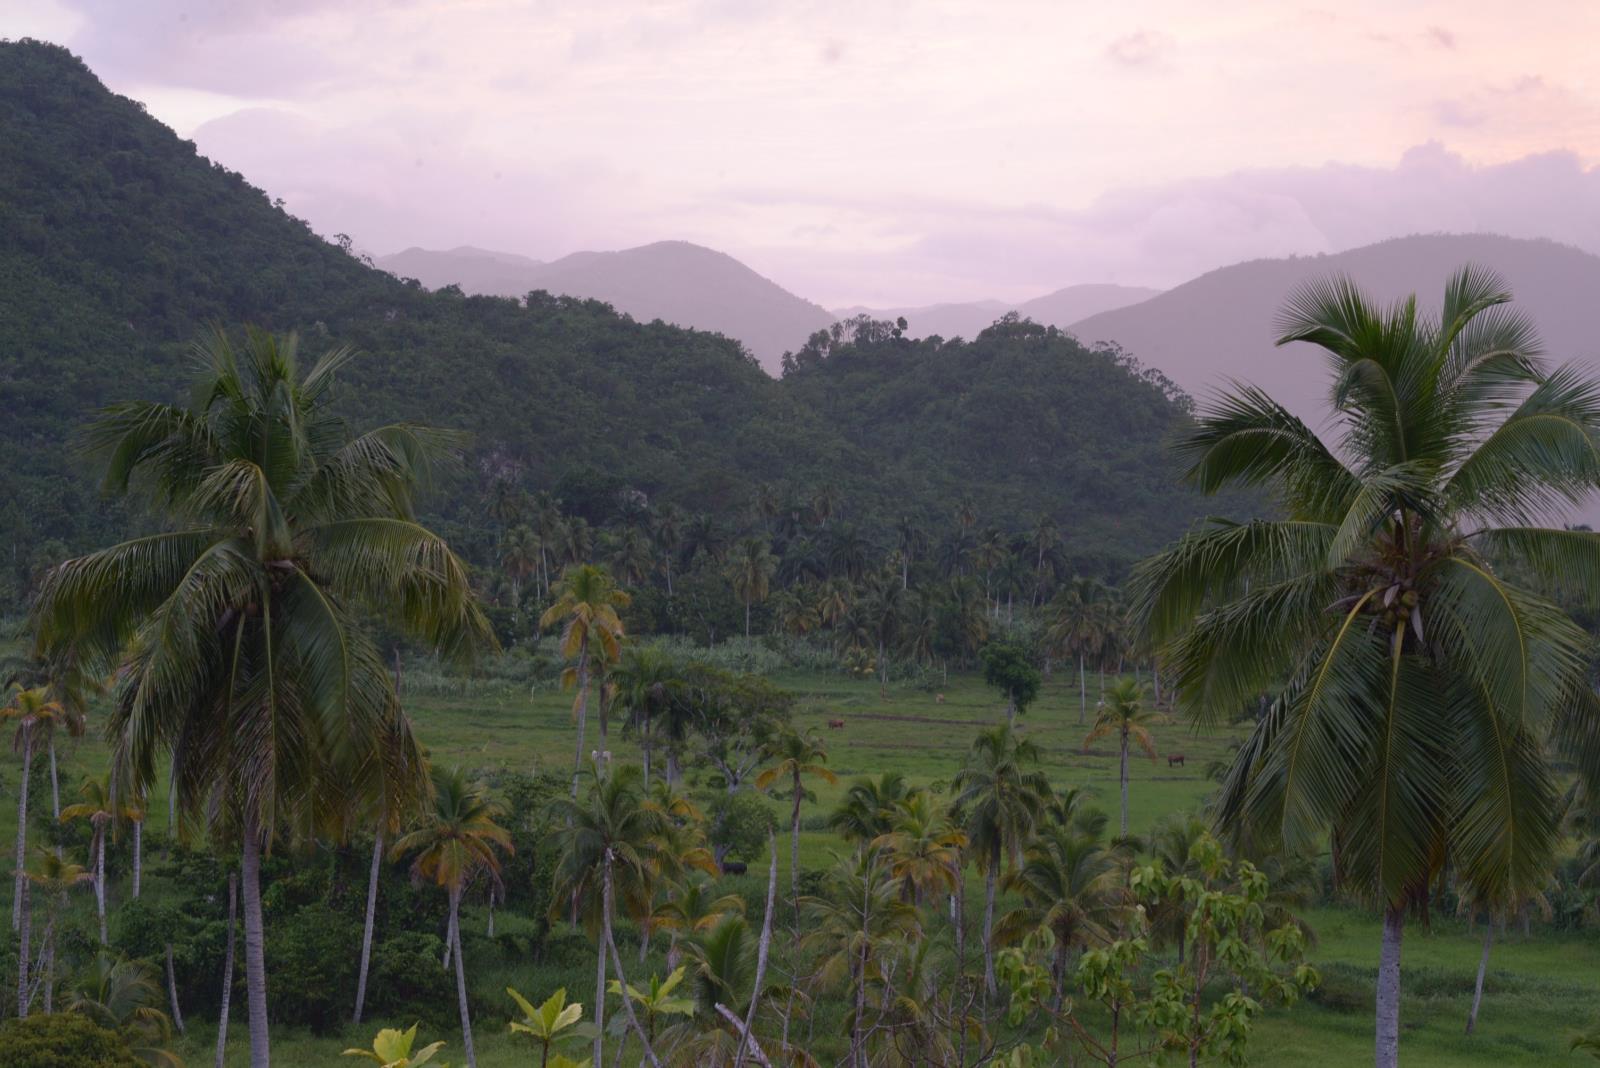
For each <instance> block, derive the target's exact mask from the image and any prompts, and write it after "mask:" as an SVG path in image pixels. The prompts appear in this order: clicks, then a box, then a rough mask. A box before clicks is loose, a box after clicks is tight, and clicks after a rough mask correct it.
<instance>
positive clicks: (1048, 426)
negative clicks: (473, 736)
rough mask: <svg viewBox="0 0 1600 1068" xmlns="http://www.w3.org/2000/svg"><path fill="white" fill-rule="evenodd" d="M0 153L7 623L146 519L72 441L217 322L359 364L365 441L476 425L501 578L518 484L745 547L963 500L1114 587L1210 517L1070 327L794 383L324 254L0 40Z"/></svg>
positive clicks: (629, 258)
mask: <svg viewBox="0 0 1600 1068" xmlns="http://www.w3.org/2000/svg"><path fill="white" fill-rule="evenodd" d="M0 144H4V145H5V151H4V152H0V406H3V410H4V411H5V412H6V413H7V418H6V419H5V420H4V422H3V423H0V450H3V455H4V456H5V458H6V462H5V463H4V464H3V465H0V545H6V546H9V547H10V548H11V551H10V552H8V553H6V554H5V555H4V556H3V557H0V605H4V606H6V608H5V610H14V608H15V606H16V604H17V602H18V598H19V597H20V596H21V595H22V594H23V593H24V592H25V590H26V589H27V586H28V583H29V581H30V580H31V579H33V578H36V576H37V574H38V573H39V569H40V568H41V567H42V566H44V565H45V564H47V563H49V562H51V561H53V560H56V559H59V558H60V557H61V556H62V555H63V554H64V553H66V552H68V551H71V550H74V549H81V548H85V547H88V546H90V545H95V544H101V543H104V542H106V541H108V540H110V539H111V538H112V537H115V536H120V535H122V534H125V533H126V532H127V531H128V529H129V528H130V526H131V527H134V528H136V529H138V528H141V527H142V526H143V525H144V524H147V523H148V520H147V519H145V518H143V517H142V516H141V515H139V514H137V513H132V512H130V511H129V510H125V509H124V507H123V506H122V505H120V504H107V503H106V502H104V501H103V500H102V499H100V497H99V495H98V494H97V493H96V492H95V489H94V467H95V465H94V464H92V463H91V462H90V461H89V460H87V459H86V458H84V457H83V456H81V455H80V454H79V453H78V451H77V450H76V449H75V448H74V445H75V443H76V442H78V441H79V440H80V438H79V434H80V431H81V429H82V427H83V425H84V423H85V422H86V420H87V419H88V418H89V417H90V416H91V415H92V414H93V413H94V412H95V411H96V410H97V409H98V408H99V407H100V406H103V405H105V404H108V403H111V402H115V401H119V400H126V399H131V398H166V399H170V400H173V401H178V400H181V399H183V398H184V397H185V396H186V388H187V386H188V382H189V373H190V367H191V360H192V357H191V355H190V353H189V348H188V346H189V345H190V343H191V342H192V341H193V339H194V338H195V337H196V336H197V335H198V334H199V333H200V332H201V331H202V330H203V329H204V328H205V327H206V325H207V324H209V323H220V324H224V325H227V326H230V327H235V326H238V325H240V324H246V323H250V324H257V325H260V326H262V327H265V328H269V329H273V330H277V331H291V330H293V331H298V332H299V334H300V337H301V348H302V351H303V352H305V353H308V354H315V353H319V352H321V351H323V350H324V349H327V348H330V347H333V346H336V345H351V346H354V347H356V348H358V349H360V350H361V351H362V352H364V353H366V354H367V355H365V356H364V357H362V358H360V359H357V360H354V361H352V362H351V363H350V364H349V365H348V366H347V368H346V370H345V371H344V372H342V373H341V376H340V380H339V386H338V392H337V395H336V398H335V400H336V403H337V404H338V405H339V407H340V409H341V410H342V411H343V412H344V414H345V415H346V417H347V419H348V420H349V421H350V422H351V423H352V424H354V425H355V426H356V427H358V428H359V427H366V426H373V425H378V424H381V423H387V422H392V421H397V420H411V421H419V422H426V423H428V424H431V425H436V426H444V427H451V428H456V429H459V430H462V431H465V432H467V433H468V434H469V435H470V447H469V449H468V452H467V454H466V456H465V465H464V470H463V471H461V472H459V473H457V474H454V475H452V476H451V477H449V478H445V479H441V480H440V485H439V488H438V491H437V492H436V493H434V494H433V495H432V496H431V497H430V498H429V500H428V502H427V503H428V509H429V514H430V519H431V520H432V521H435V522H437V523H438V524H439V526H440V528H441V530H443V531H444V532H445V533H446V534H447V535H448V536H449V537H450V538H451V540H452V542H453V543H454V544H457V545H459V547H460V548H461V550H462V551H463V552H464V553H465V554H466V555H467V556H468V558H469V559H470V560H472V561H473V562H474V563H476V564H478V565H480V566H491V565H493V564H494V562H495V558H496V548H495V527H494V525H493V524H492V523H491V522H489V521H488V520H487V519H486V518H485V516H486V510H487V501H488V500H489V499H490V496H491V493H492V492H493V491H494V489H495V487H497V486H500V485H503V484H509V485H510V486H511V487H512V488H515V489H521V490H527V491H530V492H531V491H539V490H549V491H551V492H552V493H554V494H555V495H556V496H558V497H559V498H560V499H561V500H562V501H563V503H564V506H565V508H566V509H567V511H568V512H569V514H574V515H577V516H580V517H582V518H584V519H587V520H588V521H589V522H591V523H595V524H602V523H606V522H608V521H613V520H615V518H616V516H617V515H618V514H619V513H620V512H621V511H622V510H623V508H624V507H625V506H626V504H627V503H628V502H634V503H636V502H638V501H639V500H641V499H643V500H645V501H648V502H649V503H650V504H652V505H658V504H663V503H673V504H677V505H680V506H682V507H683V508H685V509H688V510H691V511H694V512H701V513H706V514H708V515H710V516H712V517H713V518H714V521H715V522H716V524H717V525H718V526H720V527H721V528H722V529H723V530H725V531H729V532H737V531H739V530H750V529H752V528H751V527H750V525H749V524H750V518H749V517H750V516H751V514H752V507H751V506H752V504H753V502H754V501H755V500H756V498H757V496H758V493H757V488H758V486H760V485H762V484H770V485H771V486H772V487H774V489H776V490H777V491H778V492H779V493H781V494H783V495H785V496H787V497H791V498H795V497H807V496H808V495H810V494H812V493H814V492H815V491H817V490H818V489H819V488H822V487H827V488H830V489H832V490H834V491H836V493H837V497H838V500H839V514H841V515H842V516H843V517H844V518H845V519H846V520H847V521H848V522H850V523H851V524H852V525H853V527H854V528H855V529H856V530H858V531H859V532H860V533H861V535H862V537H863V538H864V539H866V541H867V544H869V545H871V546H873V547H874V550H875V551H877V552H882V551H886V549H887V546H888V545H889V544H890V542H891V538H892V534H891V528H892V526H893V524H894V523H895V522H896V521H897V520H899V519H900V518H901V517H902V516H910V517H914V518H921V519H924V520H934V521H938V522H940V523H943V524H946V525H948V524H949V522H950V516H951V511H952V508H953V506H954V501H955V500H957V499H958V498H959V497H960V496H963V495H970V496H971V497H972V499H973V501H974V503H975V504H976V506H977V508H978V510H979V513H980V515H981V516H982V519H983V522H984V523H985V524H986V525H987V524H993V525H995V526H996V527H998V528H1000V529H1002V530H1019V529H1022V528H1023V526H1024V525H1025V524H1028V523H1031V522H1032V521H1033V520H1034V519H1035V518H1036V517H1037V516H1039V515H1041V514H1048V515H1053V516H1055V517H1056V518H1057V519H1058V520H1059V521H1060V522H1061V525H1062V528H1063V530H1064V532H1065V533H1066V534H1067V535H1068V537H1069V539H1070V540H1069V543H1068V552H1069V554H1070V558H1071V559H1072V560H1073V561H1083V562H1093V564H1094V566H1095V569H1096V570H1097V571H1100V572H1101V573H1115V572H1116V571H1118V570H1119V569H1121V568H1123V567H1125V566H1126V565H1127V563H1128V562H1129V561H1131V560H1132V559H1134V558H1136V557H1137V556H1138V555H1139V554H1140V553H1141V552H1144V551H1148V550H1149V549H1151V548H1154V547H1155V546H1157V545H1159V544H1161V543H1162V542H1163V541H1165V540H1167V539H1168V538H1170V537H1171V536H1173V535H1174V534H1176V533H1177V532H1179V531H1181V530H1182V529H1183V528H1184V527H1185V526H1186V525H1187V524H1188V523H1189V522H1190V521H1191V520H1192V518H1193V517H1194V516H1195V515H1196V514H1197V513H1198V512H1199V510H1200V509H1201V508H1202V507H1203V506H1204V505H1205V502H1202V501H1199V500H1197V499H1196V498H1194V497H1192V496H1191V495H1189V494H1188V493H1187V492H1186V491H1183V490H1181V489H1179V488H1178V487H1177V486H1176V484H1175V465H1174V463H1173V461H1172V458H1171V457H1170V456H1169V455H1168V454H1167V452H1166V451H1165V449H1164V446H1163V442H1164V441H1165V440H1167V439H1168V438H1169V437H1170V436H1171V435H1172V434H1173V433H1176V432H1177V431H1179V430H1181V428H1182V427H1183V426H1184V425H1185V422H1186V419H1187V416H1186V414H1185V411H1184V408H1183V405H1182V404H1181V403H1180V402H1178V401H1176V400H1175V399H1174V398H1172V397H1171V396H1169V395H1167V394H1166V393H1165V392H1164V391H1163V390H1162V389H1161V388H1160V386H1159V384H1153V383H1152V382H1151V381H1150V379H1149V377H1148V376H1141V375H1140V374H1138V373H1136V371H1135V370H1134V369H1133V368H1131V367H1130V366H1128V365H1127V364H1126V362H1125V361H1119V360H1118V359H1117V358H1116V357H1115V356H1114V355H1112V354H1108V353H1096V352H1091V351H1089V350H1087V349H1085V348H1083V347H1082V346H1080V345H1079V344H1077V343H1076V342H1075V341H1074V340H1073V339H1072V338H1070V337H1068V336H1066V335H1065V334H1063V333H1061V332H1060V331H1056V330H1045V329H1044V328H1042V327H1040V328H1032V327H1029V329H1028V330H1024V331H1022V332H1020V333H1019V332H1017V331H1016V330H1007V331H998V332H995V333H993V334H990V335H989V336H986V337H985V336H980V337H978V338H976V339H974V341H973V342H972V343H970V344H963V345H958V344H952V343H934V342H911V341H909V340H907V339H896V338H891V337H887V336H884V337H877V336H873V337H859V336H857V337H851V338H848V339H843V340H842V341H841V342H840V344H839V347H838V349H837V351H828V352H821V351H817V350H814V349H807V348H806V346H801V348H802V349H803V350H806V359H805V360H804V361H803V362H804V364H805V366H804V367H803V368H802V369H801V370H799V371H797V373H796V374H794V375H793V376H791V377H790V378H786V379H782V380H779V379H774V378H772V377H770V376H769V375H767V374H765V373H764V372H763V371H762V370H761V369H760V368H759V367H758V366H757V365H756V364H755V362H754V361H753V360H752V359H750V358H749V357H748V356H747V355H746V354H745V353H744V352H743V351H742V350H741V348H740V346H739V345H738V344H737V343H736V342H733V341H731V340H729V339H727V338H725V337H722V336H719V335H718V334H711V333H705V332H702V331H699V330H686V329H680V328H678V327H675V326H670V325H667V324H666V323H662V322H639V321H637V320H636V319H634V318H629V317H627V316H624V315H619V314H617V313H616V312H615V311H613V310H612V309H611V308H610V307H607V306H606V305H605V304H602V303H599V302H598V301H595V300H585V299H580V298H576V297H557V296H550V295H548V294H535V295H533V296H532V297H531V298H529V299H527V300H515V299H508V298H505V297H497V296H467V295H464V294H463V293H461V292H460V291H459V290H455V289H451V288H444V289H442V290H440V291H437V292H430V291H429V290H428V289H426V288H424V287H423V286H422V285H421V284H420V283H417V282H410V283H408V282H406V281H403V280H401V279H398V278H396V277H395V276H393V275H391V274H389V273H387V272H385V271H381V270H376V269H373V268H372V267H370V266H367V265H365V264H364V263H363V262H361V261H360V260H358V259H357V258H355V257H353V256H351V255H349V254H348V253H347V252H345V251H343V250H342V249H340V248H339V247H337V246H336V245H334V244H331V243H329V242H328V241H325V240H323V239H322V238H321V237H319V236H317V235H316V234H315V233H313V232H312V231H311V230H310V228H309V227H308V226H307V225H306V224H305V223H304V222H303V221H301V220H299V219H296V218H294V217H292V216H290V215H287V214H285V213H284V212H283V211H282V210H281V209H280V208H278V207H277V206H275V205H274V203H273V201H272V200H271V199H270V198H269V196H268V195H267V194H266V193H265V192H263V191H261V190H260V189H256V188H254V187H252V186H251V185H250V184H249V183H247V182H246V181H245V180H244V179H243V178H242V177H241V176H240V175H238V174H237V173H234V172H232V171H229V170H228V169H226V168H225V167H222V166H220V165H218V164H215V163H212V162H211V161H209V160H207V159H205V158H204V157H201V156H199V155H198V154H197V153H196V151H195V147H194V145H193V144H192V143H190V142H187V141H183V140H180V139H179V138H178V137H177V136H176V135H175V134H174V133H173V132H172V131H171V130H170V129H168V128H167V127H165V126H163V125H162V124H161V123H159V122H157V121H156V120H155V119H153V118H151V117H150V116H149V114H148V113H147V112H146V111H145V110H144V108H143V107H142V106H141V105H139V104H137V103H136V102H134V101H132V100H129V99H127V98H125V97H120V96H116V95H114V94H112V93H110V92H108V91H107V90H106V89H105V87H104V86H103V85H102V84H101V83H100V82H99V81H98V79H96V78H95V76H94V74H93V73H92V72H91V71H90V70H89V69H88V68H87V67H86V66H84V64H83V63H82V62H81V61H79V60H78V59H77V58H75V57H74V56H72V55H71V53H69V52H67V51H66V50H65V49H62V48H59V47H56V46H53V45H47V44H43V43H40V42H35V41H18V42H0ZM466 255H468V256H469V257H471V256H476V255H478V254H476V253H473V252H470V251H469V252H467V253H466ZM478 258H482V256H479V257H478ZM572 259H573V260H574V262H571V263H568V264H567V267H566V268H564V270H568V271H570V272H571V273H570V275H569V276H570V277H578V278H581V277H584V272H585V271H588V270H594V271H597V272H599V273H601V274H606V273H610V274H611V275H612V276H613V277H615V276H616V275H617V273H618V272H617V271H614V270H611V269H610V268H609V267H608V266H606V265H607V264H608V263H616V262H618V261H621V262H624V263H626V264H631V265H639V264H646V265H648V264H651V263H655V264H656V266H655V267H653V268H651V269H652V270H656V271H659V270H660V269H661V267H660V262H661V261H663V260H664V261H666V262H671V263H678V264H695V263H698V264H700V265H701V267H702V268H703V269H704V270H707V271H709V270H711V269H713V268H714V269H716V270H718V271H721V272H722V275H721V276H722V277H724V278H732V279H734V280H736V281H737V280H739V279H741V278H743V275H741V273H740V272H741V271H742V268H738V266H737V264H733V263H732V261H731V260H728V259H727V258H726V257H721V256H720V255H719V254H717V253H709V252H706V251H705V250H697V249H692V248H690V247H686V246H682V245H673V244H668V245H660V246H650V247H647V248H646V249H640V250H630V251H629V252H627V253H618V254H611V256H609V257H608V256H607V255H606V254H596V255H591V256H587V257H575V258H572ZM730 264H732V266H729V265H730ZM552 266H554V265H552ZM745 273H746V274H748V272H745ZM745 280H746V281H747V280H748V279H745ZM729 284H730V285H732V284H735V282H730V283H729ZM763 284H766V283H763ZM824 315H825V316H826V313H824ZM826 318H827V319H829V320H831V318H832V317H831V316H826ZM1030 331H1032V332H1030ZM860 333H861V332H860V331H857V334H860ZM822 336H823V338H824V339H826V338H828V336H829V335H828V334H827V333H823V335H822ZM813 340H814V338H813ZM1067 383H1070V384H1072V385H1073V390H1072V392H1070V393H1063V392H1062V390H1063V389H1064V388H1066V387H1065V385H1064V384H1067ZM1105 398H1126V403H1122V402H1120V401H1118V402H1107V401H1106V400H1105ZM1086 399H1093V400H1094V401H1095V403H1088V402H1087V400H1086ZM1124 489H1126V490H1127V491H1128V492H1123V490H1124ZM1135 489H1136V490H1137V492H1136V493H1135V492H1133V491H1134V490H1135ZM880 558H881V557H880ZM1086 566H1087V565H1086Z"/></svg>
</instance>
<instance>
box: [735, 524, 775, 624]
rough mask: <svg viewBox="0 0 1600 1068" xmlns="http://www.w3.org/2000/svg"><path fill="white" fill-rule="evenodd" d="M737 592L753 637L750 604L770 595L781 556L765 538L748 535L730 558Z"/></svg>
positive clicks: (745, 620)
mask: <svg viewBox="0 0 1600 1068" xmlns="http://www.w3.org/2000/svg"><path fill="white" fill-rule="evenodd" d="M728 566H729V569H730V578H732V580H733V592H734V596H736V597H738V598H739V601H740V603H742V604H743V605H744V636H745V637H746V638H748V637H750V606H751V605H752V604H758V603H760V602H761V601H765V600H766V599H767V594H768V593H769V592H770V591H771V589H772V575H773V572H775V571H776V570H777V569H778V558H777V557H775V556H773V555H772V549H771V548H770V547H769V546H768V545H767V543H766V540H765V539H763V538H745V539H744V540H743V541H741V542H739V544H738V546H737V547H736V548H735V549H734V553H733V559H732V560H731V561H730V562H729V565H728Z"/></svg>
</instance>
